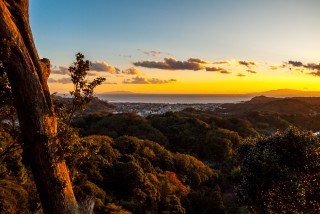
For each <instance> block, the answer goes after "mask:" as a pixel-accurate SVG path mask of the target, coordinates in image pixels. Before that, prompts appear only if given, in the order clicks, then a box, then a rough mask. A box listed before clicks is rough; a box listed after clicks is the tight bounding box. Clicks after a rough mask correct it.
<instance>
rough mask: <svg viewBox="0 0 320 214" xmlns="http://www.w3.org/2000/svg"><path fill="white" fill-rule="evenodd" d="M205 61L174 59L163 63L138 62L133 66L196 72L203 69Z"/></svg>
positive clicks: (165, 59)
mask: <svg viewBox="0 0 320 214" xmlns="http://www.w3.org/2000/svg"><path fill="white" fill-rule="evenodd" d="M205 64H207V62H206V61H204V60H202V59H196V58H190V59H188V60H187V61H178V60H176V59H174V58H164V61H150V60H146V61H139V62H134V63H133V65H135V66H140V67H145V68H157V69H163V70H193V71H198V70H201V69H203V68H205Z"/></svg>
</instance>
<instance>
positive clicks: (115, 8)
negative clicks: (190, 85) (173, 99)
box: [30, 0, 320, 90]
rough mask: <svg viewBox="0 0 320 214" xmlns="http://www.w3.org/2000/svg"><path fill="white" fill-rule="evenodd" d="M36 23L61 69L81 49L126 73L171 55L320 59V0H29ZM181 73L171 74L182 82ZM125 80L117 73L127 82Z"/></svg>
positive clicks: (46, 53)
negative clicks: (144, 62) (135, 64)
mask: <svg viewBox="0 0 320 214" xmlns="http://www.w3.org/2000/svg"><path fill="white" fill-rule="evenodd" d="M30 22H31V28H32V30H33V34H34V38H35V43H36V46H37V48H38V52H39V55H40V57H47V58H50V60H51V62H52V64H53V65H54V66H69V65H70V63H71V62H72V61H74V54H75V53H76V52H79V51H80V52H82V53H83V54H85V56H86V57H87V58H89V59H90V60H92V61H96V60H97V61H100V62H102V61H103V62H106V63H108V65H112V66H115V67H117V68H119V69H120V70H123V69H127V68H129V67H132V63H133V62H137V61H140V60H150V61H161V60H163V58H165V57H172V58H175V59H177V60H181V61H184V60H187V59H189V58H198V59H203V60H206V61H210V62H213V61H221V60H231V59H237V60H250V61H255V62H259V63H260V64H270V65H271V64H272V65H273V64H281V63H283V62H286V61H289V60H295V61H302V62H304V63H318V62H319V56H320V39H319V38H320V28H319V27H318V26H319V24H320V23H319V22H320V1H319V0H259V1H254V0H243V1H240V0H220V1H215V0H198V1H196V0H184V1H182V0H161V1H152V0H136V1H132V0H91V1H83V0H64V1H62V0H45V1H44V0H30ZM150 51H155V52H161V54H159V55H157V56H152V55H151V54H146V53H144V52H148V53H149V52H150ZM139 69H140V70H141V71H142V73H143V74H144V75H146V76H148V78H151V77H152V78H162V79H163V78H164V77H165V75H164V74H163V72H162V71H160V72H159V70H154V69H151V68H145V67H141V68H139ZM235 69H236V68H235ZM261 69H262V68H261ZM179 72H180V71H178V72H176V74H175V75H171V76H170V75H169V76H168V78H174V79H176V80H178V81H179V79H180V78H179V75H180V76H181V72H180V73H179ZM186 73H187V74H186V75H189V73H188V72H186ZM193 73H195V72H193ZM182 75H183V74H182ZM196 75H198V74H195V77H194V78H195V79H197V78H198V77H197V76H196ZM190 76H192V75H191V74H190ZM203 76H205V75H203ZM119 78H120V77H119ZM119 78H118V80H117V79H116V78H115V77H110V79H111V80H113V81H114V82H117V83H118V85H119V87H120V85H121V84H122V83H121V81H123V80H120V79H119ZM182 79H183V78H182ZM200 79H201V78H200ZM200 79H199V81H201V80H200ZM183 81H185V80H183ZM130 90H132V89H130Z"/></svg>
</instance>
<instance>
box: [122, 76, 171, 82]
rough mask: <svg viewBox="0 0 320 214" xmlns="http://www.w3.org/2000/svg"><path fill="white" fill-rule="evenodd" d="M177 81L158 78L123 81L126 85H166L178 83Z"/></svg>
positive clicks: (134, 78)
mask: <svg viewBox="0 0 320 214" xmlns="http://www.w3.org/2000/svg"><path fill="white" fill-rule="evenodd" d="M176 81H177V80H175V79H169V80H161V79H158V78H145V77H139V76H136V77H133V78H131V79H125V80H123V83H124V84H166V83H172V82H176Z"/></svg>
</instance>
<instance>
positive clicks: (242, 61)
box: [238, 60, 258, 67]
mask: <svg viewBox="0 0 320 214" xmlns="http://www.w3.org/2000/svg"><path fill="white" fill-rule="evenodd" d="M238 64H239V65H243V66H246V67H251V66H257V65H258V64H257V63H256V62H252V61H244V60H239V61H238Z"/></svg>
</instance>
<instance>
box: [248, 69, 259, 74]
mask: <svg viewBox="0 0 320 214" xmlns="http://www.w3.org/2000/svg"><path fill="white" fill-rule="evenodd" d="M247 72H249V73H252V74H257V73H258V72H256V71H254V70H250V69H248V70H247Z"/></svg>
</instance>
